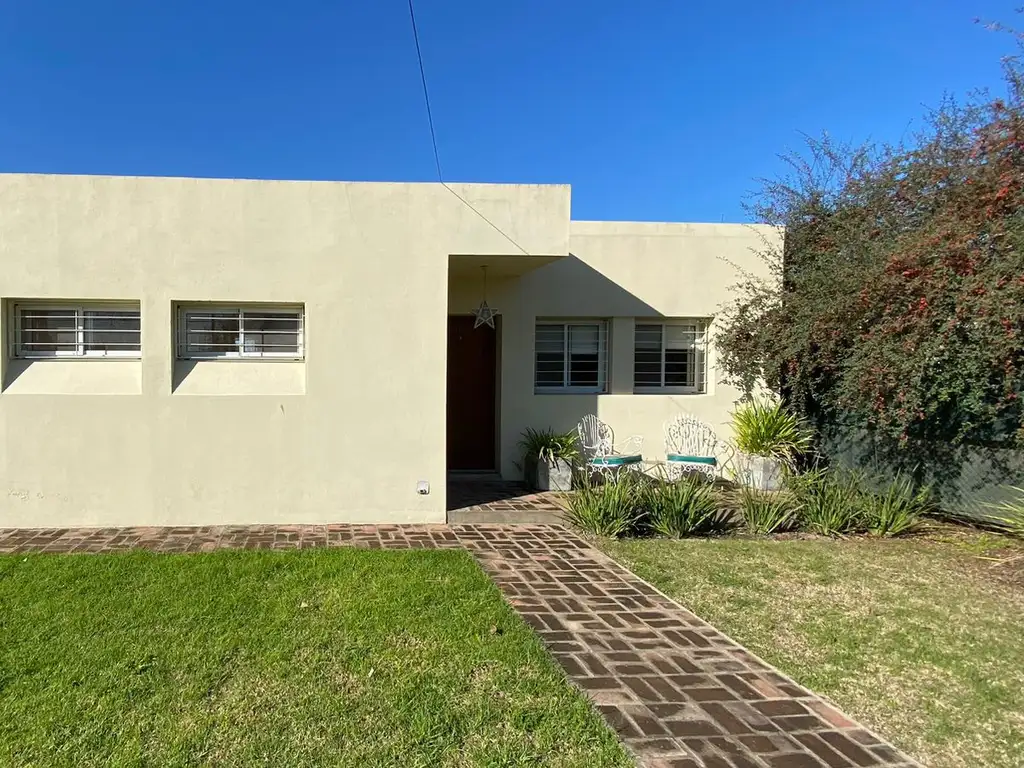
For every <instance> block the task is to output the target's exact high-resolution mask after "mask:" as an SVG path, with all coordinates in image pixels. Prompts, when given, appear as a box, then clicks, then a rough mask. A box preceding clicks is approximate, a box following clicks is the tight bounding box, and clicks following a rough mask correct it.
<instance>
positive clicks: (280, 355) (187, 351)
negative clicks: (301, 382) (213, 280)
mask: <svg viewBox="0 0 1024 768" xmlns="http://www.w3.org/2000/svg"><path fill="white" fill-rule="evenodd" d="M261 312H268V313H273V314H277V315H280V314H290V315H295V316H296V317H297V318H298V321H299V322H298V333H297V335H296V339H295V340H296V347H297V350H298V351H297V352H246V351H245V315H258V314H259V313H261ZM228 313H237V315H238V328H239V332H238V337H237V339H236V343H235V345H236V347H237V350H236V351H234V352H222V353H213V352H206V353H204V352H203V351H202V350H200V349H195V348H194V347H193V346H192V345H191V344H189V341H188V323H187V317H188V315H196V314H205V315H209V314H228ZM176 323H177V333H176V338H177V357H178V359H179V360H292V361H295V360H305V359H306V307H305V305H300V304H248V303H239V304H181V305H179V306H178V311H177V317H176Z"/></svg>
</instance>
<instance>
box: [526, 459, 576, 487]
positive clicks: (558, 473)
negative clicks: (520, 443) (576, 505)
mask: <svg viewBox="0 0 1024 768" xmlns="http://www.w3.org/2000/svg"><path fill="white" fill-rule="evenodd" d="M531 469H532V470H533V471H532V473H531V475H532V476H531V478H530V480H531V481H532V484H533V487H534V488H536V489H537V490H538V491H570V490H572V465H571V464H570V463H569V462H567V461H565V460H564V459H554V460H553V461H538V462H535V463H533V466H532V467H531Z"/></svg>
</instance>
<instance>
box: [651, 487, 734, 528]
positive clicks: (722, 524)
mask: <svg viewBox="0 0 1024 768" xmlns="http://www.w3.org/2000/svg"><path fill="white" fill-rule="evenodd" d="M640 503H641V504H642V506H643V508H644V512H645V513H646V514H645V520H646V522H647V525H648V526H649V527H650V529H651V530H652V531H653V532H654V533H657V534H660V535H662V536H668V537H670V538H682V537H684V536H699V535H707V534H710V533H717V532H721V531H723V530H725V529H726V528H728V526H729V518H728V515H727V514H725V513H724V512H723V511H722V510H721V509H720V508H719V498H718V493H717V492H716V491H715V487H714V484H713V483H711V482H710V481H709V480H707V479H706V478H704V477H703V476H701V475H696V474H694V475H689V476H687V477H684V478H683V479H682V480H679V481H678V482H674V483H673V482H665V481H655V482H652V483H648V484H647V485H646V486H645V487H643V489H642V490H641V494H640Z"/></svg>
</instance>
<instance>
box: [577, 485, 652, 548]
mask: <svg viewBox="0 0 1024 768" xmlns="http://www.w3.org/2000/svg"><path fill="white" fill-rule="evenodd" d="M577 486H578V487H577V489H576V490H575V491H574V492H573V493H571V494H568V496H567V501H568V510H567V512H566V517H567V518H568V520H569V522H570V523H572V524H573V525H574V526H576V527H577V528H579V529H581V530H583V531H586V532H587V533H592V534H594V535H595V536H608V537H610V538H619V537H620V536H626V535H628V534H630V533H636V532H637V531H638V530H639V528H640V522H641V520H642V518H643V515H644V510H643V506H642V503H641V496H642V494H643V488H642V484H641V480H640V478H638V477H635V476H634V475H632V474H624V475H622V476H621V477H619V478H618V479H617V480H616V481H615V482H606V483H595V482H594V481H593V480H591V479H589V478H580V479H579V480H578V483H577Z"/></svg>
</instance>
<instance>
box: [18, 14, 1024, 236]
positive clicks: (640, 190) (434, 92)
mask: <svg viewBox="0 0 1024 768" xmlns="http://www.w3.org/2000/svg"><path fill="white" fill-rule="evenodd" d="M1019 4H1020V3H1019V0H1013V1H1011V2H1005V1H1003V2H994V1H991V0H978V2H972V1H971V0H896V1H895V2H893V0H833V1H832V2H823V1H822V0H776V1H775V2H770V1H764V0H762V2H753V1H751V0H734V1H733V2H709V1H707V0H699V1H698V0H692V1H689V0H631V1H630V0H614V1H612V0H485V1H483V2H482V1H481V0H417V4H416V9H417V21H418V24H419V28H420V35H421V42H422V45H423V55H424V60H425V63H426V67H427V77H428V84H429V87H430V91H431V99H432V102H433V108H434V119H435V124H436V127H437V132H438V145H439V149H440V152H441V163H442V168H443V170H444V174H445V178H446V180H452V181H501V182H535V183H546V182H559V183H570V184H572V186H573V217H574V218H577V219H639V220H690V221H721V220H725V221H741V220H744V219H745V214H744V212H743V209H742V207H741V203H742V201H743V199H744V197H745V196H746V195H748V194H749V193H750V192H751V191H752V190H753V189H755V188H756V179H757V178H758V177H763V176H770V175H772V174H774V173H775V172H777V171H778V169H779V161H778V159H777V155H778V153H779V152H782V151H784V150H786V149H788V148H793V147H797V146H799V144H800V142H801V138H800V133H801V132H804V133H811V134H816V133H819V132H821V131H822V130H825V129H827V130H828V131H829V132H830V133H831V134H832V135H833V136H835V137H837V138H839V139H844V140H855V141H862V140H865V139H869V138H873V139H880V140H888V139H898V138H899V137H900V136H901V135H902V134H903V133H904V131H906V130H907V129H908V127H911V126H912V125H913V124H914V121H915V119H918V118H919V117H920V115H921V114H922V112H923V110H924V108H925V107H926V106H934V105H935V104H937V103H938V101H939V100H940V98H941V97H942V95H943V93H944V92H950V93H954V94H963V93H966V92H967V91H969V90H970V89H972V88H976V87H982V86H988V87H991V88H993V89H1001V80H1000V72H999V58H1000V56H1001V55H1003V54H1006V53H1009V52H1010V51H1011V50H1012V41H1011V39H1010V38H1009V37H1008V36H1006V35H999V34H995V33H992V32H988V31H986V30H985V29H984V28H982V27H981V26H979V25H976V24H973V23H972V19H973V18H974V17H983V18H987V19H997V20H1003V21H1007V22H1014V21H1016V20H1017V19H1016V17H1015V14H1014V13H1013V8H1014V7H1015V6H1016V5H1019ZM1020 21H1021V22H1024V19H1020ZM1022 26H1024V23H1022ZM0 171H32V172H56V173H108V174H140V175H177V176H227V177H234V176H238V177H247V178H287V179H343V180H372V181H392V180H408V181H430V180H434V178H435V170H434V160H433V156H432V153H431V148H430V139H429V134H428V131H427V123H426V118H425V113H424V108H423V100H422V95H421V91H420V81H419V72H418V70H417V65H416V58H415V49H414V47H413V41H412V36H411V31H410V27H409V18H408V6H407V0H358V2H356V1H353V0H322V1H316V2H313V1H311V0H292V2H281V0H274V1H273V2H270V1H269V0H246V1H245V2H241V0H205V1H201V0H176V2H173V3H171V2H155V0H154V1H149V0H93V1H92V2H82V1H81V0H33V1H32V2H29V1H28V0H8V1H7V2H3V3H0Z"/></svg>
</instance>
